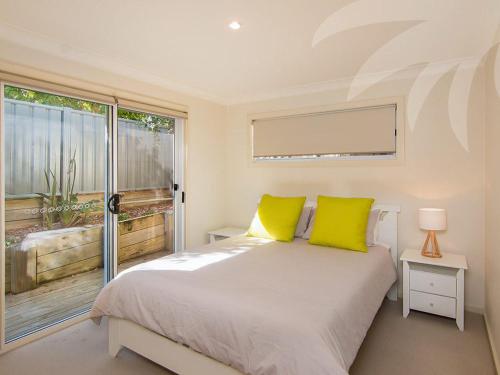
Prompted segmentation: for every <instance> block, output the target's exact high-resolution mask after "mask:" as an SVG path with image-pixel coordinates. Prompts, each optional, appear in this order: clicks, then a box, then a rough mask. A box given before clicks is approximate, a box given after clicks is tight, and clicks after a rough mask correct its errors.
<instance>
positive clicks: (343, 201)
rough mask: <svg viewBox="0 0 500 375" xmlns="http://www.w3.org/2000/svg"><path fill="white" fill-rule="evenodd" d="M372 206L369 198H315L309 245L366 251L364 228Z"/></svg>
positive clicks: (371, 200)
mask: <svg viewBox="0 0 500 375" xmlns="http://www.w3.org/2000/svg"><path fill="white" fill-rule="evenodd" d="M372 204H373V199H371V198H337V197H325V196H321V195H320V196H318V207H317V209H316V219H315V222H314V227H313V229H312V233H311V238H310V239H309V243H310V244H312V245H322V246H331V247H338V248H341V249H348V250H355V251H363V252H367V251H368V248H367V247H366V226H367V224H368V216H369V214H370V209H371V207H372Z"/></svg>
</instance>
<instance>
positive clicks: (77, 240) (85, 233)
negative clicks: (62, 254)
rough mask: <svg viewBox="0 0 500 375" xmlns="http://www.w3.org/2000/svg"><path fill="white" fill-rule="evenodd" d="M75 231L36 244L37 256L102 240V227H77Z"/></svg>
mask: <svg viewBox="0 0 500 375" xmlns="http://www.w3.org/2000/svg"><path fill="white" fill-rule="evenodd" d="M75 229H78V230H77V231H68V232H67V233H66V234H61V235H57V236H54V239H47V240H43V241H39V243H37V255H38V256H39V257H40V256H43V255H47V254H50V253H55V252H58V251H62V250H66V249H70V248H78V247H79V246H82V245H85V244H88V243H93V242H96V241H101V240H102V235H103V232H102V226H101V225H96V226H94V227H90V228H84V227H79V228H75Z"/></svg>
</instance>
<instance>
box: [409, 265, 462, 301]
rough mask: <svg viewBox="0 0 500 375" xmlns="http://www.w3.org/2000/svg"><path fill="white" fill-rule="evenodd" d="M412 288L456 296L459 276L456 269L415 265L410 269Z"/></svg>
mask: <svg viewBox="0 0 500 375" xmlns="http://www.w3.org/2000/svg"><path fill="white" fill-rule="evenodd" d="M410 289H411V290H417V291H420V292H426V293H433V294H439V295H442V296H448V297H454V298H455V297H456V295H457V277H456V271H455V270H448V269H442V268H441V269H434V270H432V272H431V270H430V269H428V268H426V267H420V266H414V267H412V269H411V270H410Z"/></svg>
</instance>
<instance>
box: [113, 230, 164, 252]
mask: <svg viewBox="0 0 500 375" xmlns="http://www.w3.org/2000/svg"><path fill="white" fill-rule="evenodd" d="M164 234H165V226H164V225H163V224H161V225H157V226H154V227H149V228H146V229H142V230H137V231H135V232H130V233H127V234H122V235H120V236H119V237H118V246H120V247H126V246H129V245H132V244H135V243H138V242H142V241H146V240H148V239H150V238H154V237H158V236H161V235H164Z"/></svg>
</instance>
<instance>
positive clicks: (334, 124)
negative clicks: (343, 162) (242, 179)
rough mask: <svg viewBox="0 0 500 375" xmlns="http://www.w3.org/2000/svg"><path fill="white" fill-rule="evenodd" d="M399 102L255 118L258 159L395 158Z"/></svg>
mask: <svg viewBox="0 0 500 375" xmlns="http://www.w3.org/2000/svg"><path fill="white" fill-rule="evenodd" d="M396 112H397V105H396V104H387V105H380V106H367V107H360V108H352V109H341V110H333V111H323V112H313V113H305V114H294V115H288V116H279V117H268V118H261V119H254V120H253V121H252V146H253V147H252V157H253V159H254V160H304V159H360V158H361V159H394V158H395V157H396V143H397V142H396V137H397V132H396V129H397V127H396V125H397V124H396Z"/></svg>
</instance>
